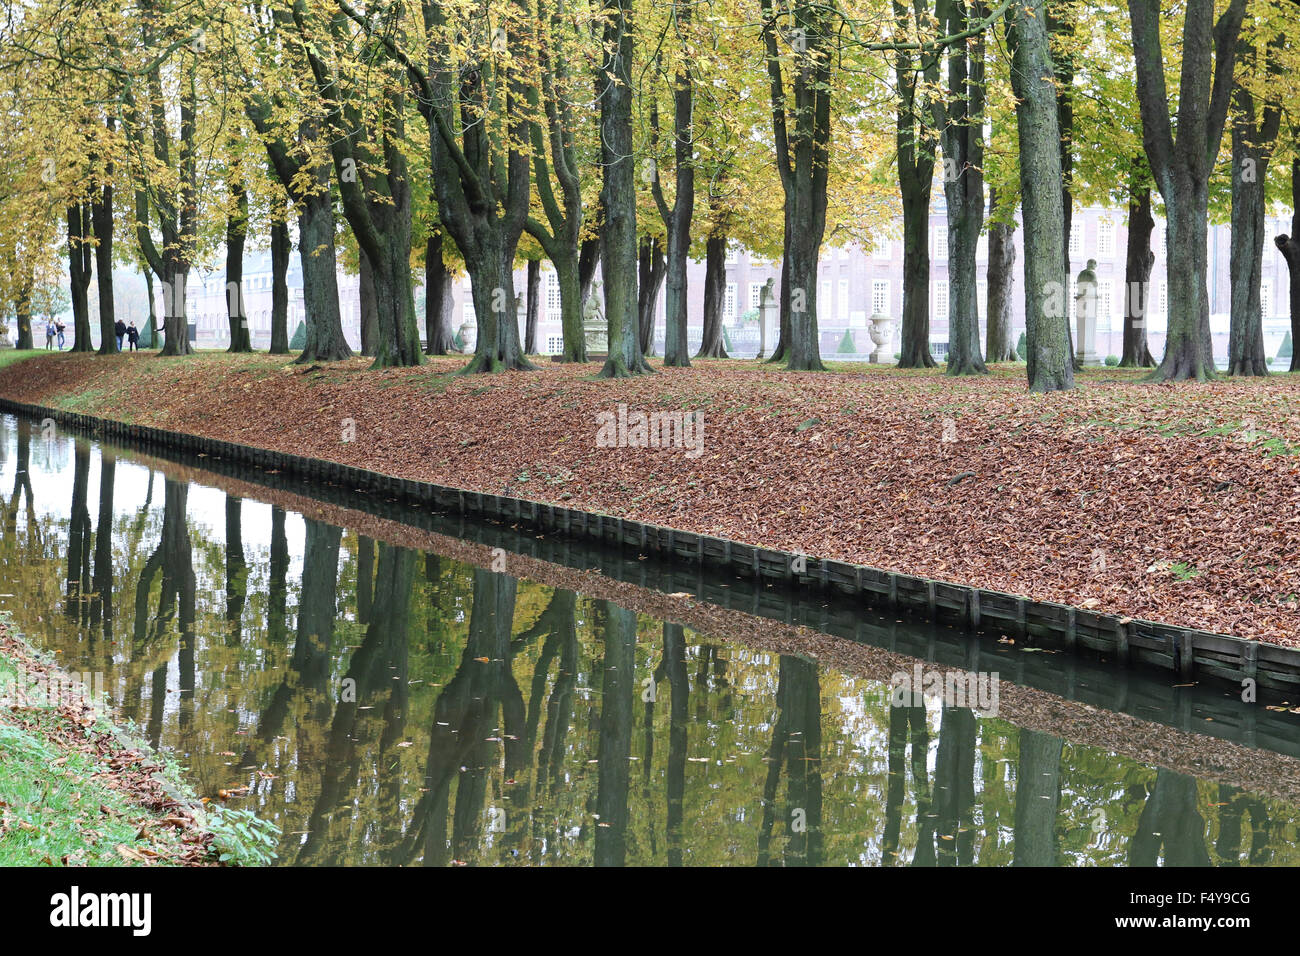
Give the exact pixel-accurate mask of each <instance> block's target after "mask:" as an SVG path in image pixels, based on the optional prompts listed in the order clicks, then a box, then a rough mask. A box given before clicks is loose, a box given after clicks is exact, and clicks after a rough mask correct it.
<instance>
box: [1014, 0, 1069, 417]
mask: <svg viewBox="0 0 1300 956" xmlns="http://www.w3.org/2000/svg"><path fill="white" fill-rule="evenodd" d="M1046 7H1047V0H1017V2H1016V3H1013V4H1012V5H1011V7H1010V8H1009V9H1008V11H1007V43H1008V45H1009V46H1010V47H1011V50H1012V60H1011V86H1012V89H1013V90H1014V92H1015V94H1016V98H1017V100H1018V101H1019V102H1018V106H1017V110H1016V125H1017V127H1018V129H1019V133H1020V194H1021V209H1022V217H1021V218H1022V220H1023V222H1024V235H1025V240H1024V241H1025V339H1026V345H1025V348H1026V352H1027V355H1026V360H1027V364H1028V370H1027V371H1028V375H1029V389H1030V391H1034V392H1048V391H1056V390H1060V389H1069V388H1073V387H1074V357H1073V355H1071V354H1070V346H1069V336H1068V334H1067V328H1066V327H1067V325H1068V323H1069V311H1068V309H1067V308H1066V305H1065V294H1066V289H1067V285H1066V281H1065V278H1066V277H1065V253H1064V251H1063V249H1062V248H1061V247H1062V245H1063V243H1064V241H1065V230H1064V227H1063V225H1062V216H1063V209H1062V206H1061V153H1060V147H1059V140H1060V134H1059V132H1058V131H1057V103H1056V88H1055V85H1054V82H1053V78H1054V67H1053V63H1052V51H1051V46H1050V43H1049V39H1048V32H1047V22H1046Z"/></svg>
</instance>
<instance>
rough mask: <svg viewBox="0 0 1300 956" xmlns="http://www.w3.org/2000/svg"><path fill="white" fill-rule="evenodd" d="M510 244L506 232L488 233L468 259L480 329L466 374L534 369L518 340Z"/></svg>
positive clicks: (475, 312)
mask: <svg viewBox="0 0 1300 956" xmlns="http://www.w3.org/2000/svg"><path fill="white" fill-rule="evenodd" d="M507 242H508V237H507V236H506V235H505V233H504V230H501V229H494V230H491V231H486V230H485V231H484V232H483V233H482V235H481V238H480V245H479V249H478V253H477V255H475V256H473V257H466V265H467V267H468V269H469V283H470V292H471V294H472V295H473V298H474V316H475V321H476V324H477V326H478V340H477V341H476V342H475V344H474V358H473V359H471V360H470V363H469V364H468V365H467V366H465V368H464V369H463V370H462V372H464V373H466V374H473V373H477V372H499V371H506V370H510V369H519V370H524V369H531V368H534V366H533V364H532V363H531V362H529V361H528V359H527V358H525V356H524V352H523V347H522V343H521V341H520V338H519V316H518V314H517V313H516V311H515V295H514V292H515V285H514V283H515V276H514V258H515V257H514V248H513V247H511V248H507V247H506V246H507ZM462 251H463V249H462Z"/></svg>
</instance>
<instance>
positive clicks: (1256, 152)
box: [1228, 43, 1282, 375]
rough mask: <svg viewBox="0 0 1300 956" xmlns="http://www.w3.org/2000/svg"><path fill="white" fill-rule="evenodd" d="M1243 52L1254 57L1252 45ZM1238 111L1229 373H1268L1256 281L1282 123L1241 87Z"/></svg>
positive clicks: (1272, 70) (1234, 133)
mask: <svg viewBox="0 0 1300 956" xmlns="http://www.w3.org/2000/svg"><path fill="white" fill-rule="evenodd" d="M1242 48H1243V50H1242V52H1243V55H1246V56H1252V55H1253V53H1254V51H1253V49H1252V47H1251V45H1250V44H1248V43H1243V44H1242ZM1271 54H1272V49H1271V48H1270V49H1269V52H1268V54H1266V59H1269V60H1270V64H1269V67H1270V69H1269V72H1270V73H1271V74H1275V73H1276V72H1277V67H1276V65H1274V64H1273V63H1272V62H1271V61H1272V56H1271ZM1234 98H1235V100H1236V105H1237V112H1236V115H1235V116H1234V117H1233V120H1232V251H1231V254H1230V260H1229V261H1230V265H1229V272H1230V273H1231V275H1232V313H1231V322H1230V325H1229V330H1228V374H1229V375H1267V374H1268V356H1267V355H1265V354H1264V315H1263V311H1264V310H1263V303H1262V301H1261V292H1260V285H1261V284H1262V282H1263V274H1264V228H1265V223H1264V216H1265V198H1264V183H1265V182H1266V181H1267V179H1268V164H1269V161H1270V160H1271V159H1272V157H1273V143H1274V141H1275V140H1276V139H1277V134H1278V131H1279V129H1280V125H1281V115H1282V114H1281V110H1280V109H1279V107H1278V106H1277V105H1275V104H1272V103H1270V104H1268V105H1267V106H1265V108H1264V110H1263V114H1264V115H1263V116H1262V117H1257V116H1256V108H1255V97H1254V95H1253V94H1252V93H1251V92H1250V91H1249V90H1248V89H1246V88H1245V87H1242V86H1238V87H1237V89H1236V90H1235V91H1234Z"/></svg>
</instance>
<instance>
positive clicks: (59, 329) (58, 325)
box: [54, 322, 67, 352]
mask: <svg viewBox="0 0 1300 956" xmlns="http://www.w3.org/2000/svg"><path fill="white" fill-rule="evenodd" d="M66 330H67V326H65V325H64V324H63V323H62V322H55V323H54V331H55V332H57V333H58V336H59V351H60V352H62V351H63V333H64V332H65V331H66Z"/></svg>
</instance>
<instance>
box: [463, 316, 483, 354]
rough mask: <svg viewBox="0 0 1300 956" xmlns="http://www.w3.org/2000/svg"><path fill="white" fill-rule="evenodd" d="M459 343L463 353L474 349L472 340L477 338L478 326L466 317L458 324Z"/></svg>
mask: <svg viewBox="0 0 1300 956" xmlns="http://www.w3.org/2000/svg"><path fill="white" fill-rule="evenodd" d="M459 331H460V344H461V348H462V349H463V350H464V352H465V354H466V355H468V354H469V353H470V352H473V351H474V341H475V339H477V338H478V326H477V325H475V324H474V323H473V322H471V321H470V320H469V319H466V320H465V321H464V322H462V323H461V324H460V330H459Z"/></svg>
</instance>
